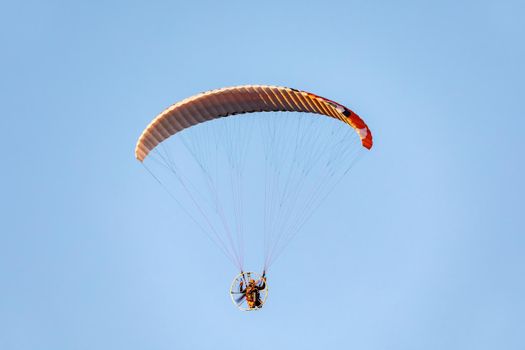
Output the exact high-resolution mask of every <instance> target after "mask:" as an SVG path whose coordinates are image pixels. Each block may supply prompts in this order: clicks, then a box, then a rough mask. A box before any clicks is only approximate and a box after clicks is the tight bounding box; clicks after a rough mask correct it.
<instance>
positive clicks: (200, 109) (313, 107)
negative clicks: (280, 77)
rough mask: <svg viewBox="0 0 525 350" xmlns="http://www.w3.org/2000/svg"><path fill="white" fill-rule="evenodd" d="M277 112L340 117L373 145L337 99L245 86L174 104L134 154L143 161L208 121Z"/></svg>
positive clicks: (367, 144) (150, 127)
mask: <svg viewBox="0 0 525 350" xmlns="http://www.w3.org/2000/svg"><path fill="white" fill-rule="evenodd" d="M277 111H281V112H307V113H316V114H321V115H325V116H329V117H332V118H336V119H339V120H341V121H343V122H345V123H347V124H349V125H350V126H352V127H353V128H354V129H355V130H356V132H357V133H358V134H359V137H360V138H361V142H362V145H363V147H365V148H367V149H370V148H372V144H373V141H372V133H371V132H370V130H369V129H368V126H367V125H366V124H365V122H364V121H363V120H362V119H361V118H360V117H359V116H358V115H357V114H355V113H354V112H352V111H351V110H350V109H349V108H346V107H345V106H343V105H341V104H339V103H337V102H334V101H332V100H329V99H327V98H324V97H321V96H318V95H315V94H312V93H310V92H306V91H300V90H296V89H291V88H287V87H278V86H266V85H244V86H235V87H228V88H222V89H217V90H211V91H207V92H203V93H201V94H199V95H195V96H192V97H190V98H187V99H185V100H182V101H180V102H178V103H176V104H174V105H172V106H171V107H169V108H168V109H166V110H165V111H164V112H162V113H160V114H159V115H158V116H157V117H156V118H155V119H154V120H153V121H152V122H151V123H150V124H149V125H148V127H147V128H146V129H145V130H144V132H143V133H142V135H140V138H139V140H138V142H137V146H136V148H135V157H136V158H137V159H138V160H139V161H141V162H142V161H143V160H144V158H146V157H147V155H148V154H149V152H150V151H151V150H152V149H154V148H155V147H156V146H157V145H158V144H159V143H161V142H162V141H164V140H165V139H167V138H168V137H170V136H172V135H174V134H176V133H177V132H179V131H181V130H183V129H186V128H189V127H191V126H194V125H197V124H200V123H203V122H206V121H210V120H213V119H217V118H221V117H226V116H229V115H235V114H243V113H253V112H277Z"/></svg>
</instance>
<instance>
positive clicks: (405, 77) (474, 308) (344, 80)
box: [0, 1, 525, 350]
mask: <svg viewBox="0 0 525 350" xmlns="http://www.w3.org/2000/svg"><path fill="white" fill-rule="evenodd" d="M524 10H525V9H524V6H523V3H522V2H520V1H461V2H457V1H434V2H431V1H395V2H392V1H382V2H379V1H322V2H321V1H318V2H313V1H257V2H256V1H235V2H232V1H184V2H182V1H165V2H154V1H151V2H137V1H121V2H116V1H104V2H102V1H100V2H97V1H82V2H79V1H76V2H73V1H62V2H60V1H18V2H7V1H3V2H2V3H1V8H0V43H1V48H0V52H1V54H0V72H1V75H0V101H1V114H0V130H1V131H2V138H1V140H0V144H1V147H2V163H1V164H2V165H1V169H2V171H1V173H0V174H1V175H0V176H1V178H2V181H1V184H0V189H1V192H0V206H1V208H0V217H1V220H0V348H1V349H6V350H11V349H17V350H18V349H50V350H51V349H52V350H59V349H68V350H70V349H212V348H213V349H241V348H247V347H250V348H252V349H263V348H264V349H296V348H301V349H322V348H340V349H403V350H406V349H414V350H415V349H440V350H442V349H496V348H499V349H523V348H525V335H524V329H525V279H524V276H525V257H524V248H525V236H524V235H525V233H524V232H525V225H524V223H523V220H524V219H523V216H524V205H523V198H524V195H525V187H524V184H523V179H524V178H525V165H524V158H523V151H524V150H525V141H524V140H523V132H524V127H525V118H524V112H523V101H524V100H525V88H524V79H525V67H524V63H523V62H524V61H525V45H524V38H525V25H524V23H525V22H524V20H523V18H524V17H525V11H524ZM238 84H272V85H284V86H291V87H296V88H300V89H304V90H307V91H312V92H315V93H318V94H320V95H322V96H327V97H330V98H333V99H334V100H336V101H340V102H341V103H343V104H345V105H348V106H349V107H350V108H352V109H354V110H355V111H356V112H357V113H359V114H360V115H362V116H363V118H364V119H365V120H366V121H367V123H368V125H369V126H370V128H371V130H372V131H373V132H374V137H375V146H374V149H373V150H372V151H371V152H370V153H369V154H368V155H367V156H366V157H364V158H363V159H362V161H360V163H359V164H358V165H357V166H356V167H355V169H354V171H352V173H351V174H350V178H349V179H350V180H352V181H351V184H350V183H349V184H348V185H346V186H341V188H339V189H338V191H337V193H334V194H332V195H331V196H330V198H329V200H328V201H327V202H326V203H325V204H324V205H323V206H322V208H321V209H320V210H319V211H318V212H317V213H316V214H315V215H314V217H313V218H312V219H311V221H310V222H309V223H308V225H307V226H306V227H305V229H304V230H303V232H302V233H301V235H300V236H298V237H297V239H295V241H294V242H293V244H292V245H291V246H290V247H289V248H288V250H287V251H286V252H285V254H284V255H283V256H282V258H281V259H280V260H279V261H278V262H277V263H276V264H275V265H274V266H273V268H272V271H271V290H270V297H269V301H268V304H267V306H266V307H265V309H264V310H262V311H261V312H256V313H242V312H239V311H238V310H237V309H235V308H234V306H233V305H232V304H231V301H230V299H229V295H228V288H229V284H230V282H231V279H232V278H233V276H234V275H235V272H236V271H235V269H234V267H233V266H232V265H231V264H230V263H229V262H228V261H227V260H226V259H225V258H224V257H223V256H222V255H221V254H220V252H219V251H218V249H217V248H216V247H215V246H214V245H212V244H211V243H210V242H209V241H208V240H207V239H206V238H205V236H203V235H202V234H201V233H199V232H198V231H197V230H196V229H195V227H194V225H193V223H192V222H191V220H189V219H187V218H185V217H184V216H183V215H181V214H180V213H176V212H175V211H174V210H173V205H172V203H171V202H170V199H169V198H167V196H166V195H165V193H164V192H163V191H162V189H161V188H160V187H159V186H158V184H156V183H155V182H154V181H153V180H152V179H151V177H150V176H149V175H148V174H147V173H146V172H145V171H144V169H143V168H142V167H141V166H140V164H139V163H138V162H137V161H136V160H135V159H134V156H133V149H134V145H135V142H136V139H137V137H138V135H139V134H140V132H141V131H142V129H143V128H144V127H145V125H147V123H149V121H150V120H151V119H152V118H153V117H154V116H155V115H156V114H157V113H158V112H159V111H161V110H162V109H164V108H165V107H167V106H168V105H170V104H172V103H174V102H176V101H178V100H180V99H182V98H185V97H187V96H190V95H193V94H195V93H197V92H200V91H204V90H208V89H213V88H218V87H222V86H230V85H238ZM343 204H344V205H345V206H347V208H348V210H346V211H343V212H341V211H336V210H334V208H339V207H340V206H341V205H343ZM203 281H205V282H203ZM205 284H207V287H205V288H198V287H199V286H203V285H205Z"/></svg>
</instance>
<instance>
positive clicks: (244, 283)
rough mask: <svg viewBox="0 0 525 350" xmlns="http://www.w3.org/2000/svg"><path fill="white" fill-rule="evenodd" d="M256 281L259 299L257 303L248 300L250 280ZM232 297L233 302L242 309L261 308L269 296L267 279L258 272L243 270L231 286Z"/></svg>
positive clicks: (253, 309)
mask: <svg viewBox="0 0 525 350" xmlns="http://www.w3.org/2000/svg"><path fill="white" fill-rule="evenodd" d="M252 280H253V281H255V288H257V294H258V300H257V301H256V303H255V304H253V303H252V306H250V302H249V301H248V300H247V299H248V298H247V293H246V288H247V287H248V284H249V283H250V281H252ZM230 297H231V298H232V302H233V304H235V306H237V308H238V309H239V310H241V311H256V310H260V309H261V308H262V307H263V306H264V304H265V302H266V298H268V284H267V283H266V279H265V278H264V277H262V276H261V275H260V274H258V273H256V272H241V273H240V274H238V275H237V276H236V277H235V278H234V279H233V282H232V284H231V287H230Z"/></svg>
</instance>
